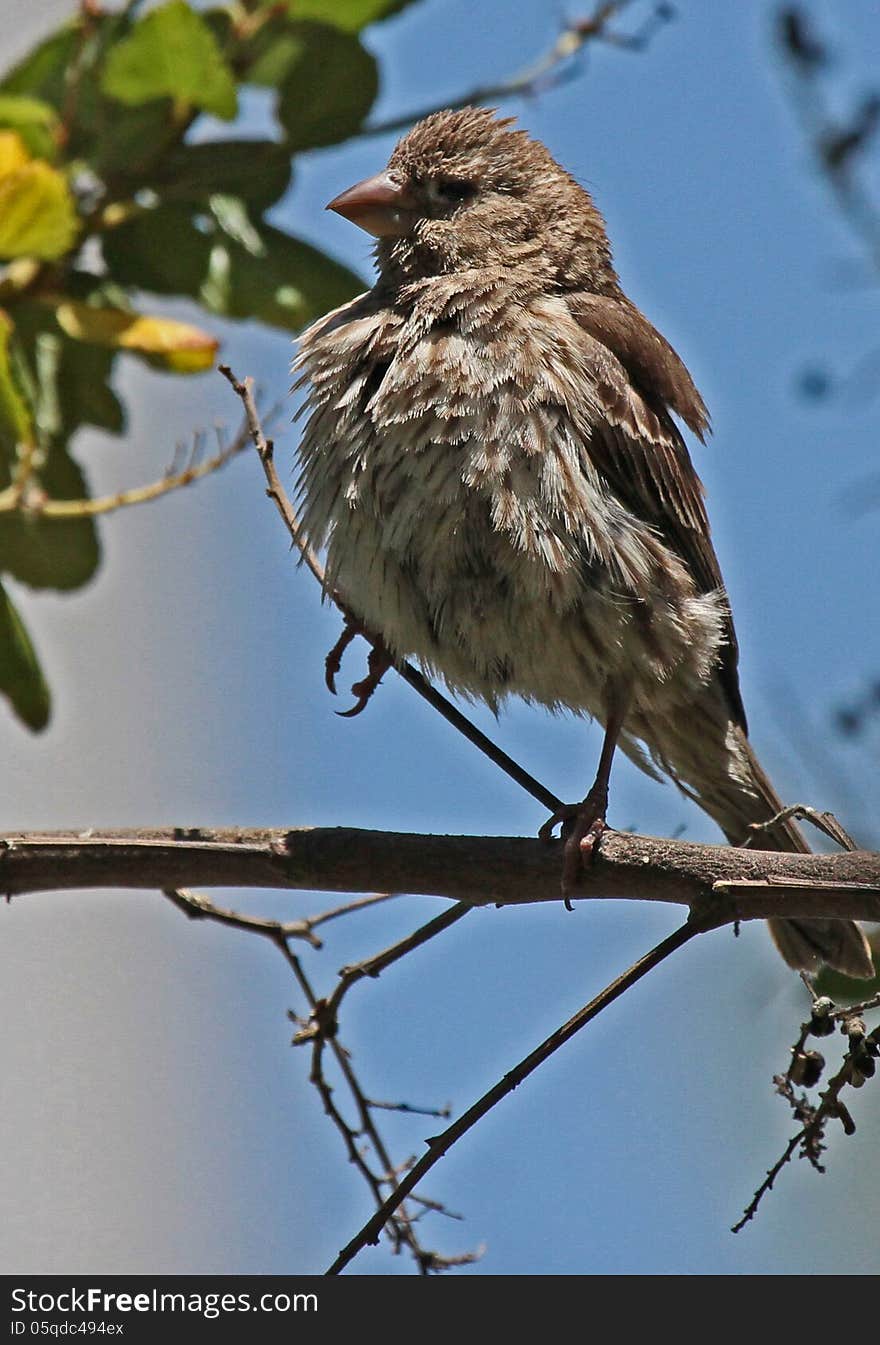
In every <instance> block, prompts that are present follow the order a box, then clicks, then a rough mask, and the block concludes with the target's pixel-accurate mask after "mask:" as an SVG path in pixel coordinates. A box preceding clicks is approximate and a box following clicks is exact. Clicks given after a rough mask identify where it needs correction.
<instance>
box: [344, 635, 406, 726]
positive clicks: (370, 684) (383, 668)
mask: <svg viewBox="0 0 880 1345" xmlns="http://www.w3.org/2000/svg"><path fill="white" fill-rule="evenodd" d="M343 647H344V646H343ZM391 665H392V658H391V655H390V654H389V653H388V650H387V649H386V648H385V646H384V645H383V644H376V645H373V648H372V649H371V650H370V656H369V658H368V659H367V669H368V671H367V675H366V677H364V678H362V679H361V681H360V682H355V683H354V685H353V687H352V688H351V694H352V695H353V696H356V697H357V699H356V701H355V703H354V705H353V706H352V707H351V709H350V710H337V711H336V713H337V714H338V715H339V718H340V719H354V717H355V715H359V714H360V713H361V711H362V710H365V709H366V706H367V702H368V701H369V699H370V697H371V696H372V694H373V692H374V691H375V690H376V687H377V686H378V685H379V683H380V682H381V681H382V678H383V677H384V676H385V674H386V673H387V671H388V669H389V668H390V667H391Z"/></svg>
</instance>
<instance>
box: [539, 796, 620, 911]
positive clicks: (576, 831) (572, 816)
mask: <svg viewBox="0 0 880 1345" xmlns="http://www.w3.org/2000/svg"><path fill="white" fill-rule="evenodd" d="M607 808H608V790H607V788H606V787H605V786H603V785H598V784H597V785H594V786H593V788H592V789H591V790H590V792H589V794H588V795H587V797H586V798H585V799H583V800H582V801H581V802H580V803H563V804H562V806H561V807H559V808H557V809H556V812H555V813H553V815H552V816H551V817H548V819H547V821H546V822H545V823H544V825H543V826H542V827H541V830H540V831H539V832H538V838H539V840H542V841H551V840H552V839H553V832H554V830H555V829H556V827H557V826H561V827H562V841H563V850H562V895H563V897H565V900H566V904H567V903H568V898H569V895H570V893H571V892H572V891H573V890H574V888H575V887H576V886H577V884H578V882H579V880H580V877H581V874H582V872H583V867H584V864H585V862H586V861H588V860H589V859H590V857H591V856H592V855H593V854H595V851H596V847H597V845H598V842H599V838H600V836H601V835H602V833H603V831H605V830H606V822H605V813H606V810H607Z"/></svg>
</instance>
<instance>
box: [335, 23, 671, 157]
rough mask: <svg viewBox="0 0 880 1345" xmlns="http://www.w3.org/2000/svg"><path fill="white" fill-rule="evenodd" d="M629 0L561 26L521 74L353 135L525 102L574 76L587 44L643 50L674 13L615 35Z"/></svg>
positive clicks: (385, 132)
mask: <svg viewBox="0 0 880 1345" xmlns="http://www.w3.org/2000/svg"><path fill="white" fill-rule="evenodd" d="M630 3H631V0H602V3H599V4H597V5H596V6H595V8H594V10H593V12H592V14H591V15H589V17H587V18H585V19H576V20H573V21H572V22H570V23H566V24H565V26H564V27H563V29H562V31H561V32H560V33H559V35H558V36H557V38H556V40H555V41H554V43H553V45H552V47H550V49H549V51H547V52H545V53H544V55H543V56H540V57H539V58H538V59H537V60H536V61H533V62H532V63H531V64H530V65H527V66H526V68H525V69H524V70H520V71H519V72H518V73H517V74H515V75H511V76H510V77H509V78H507V79H503V80H500V81H499V82H498V83H497V84H483V85H478V86H477V87H476V88H473V89H470V90H468V92H467V93H463V94H459V95H458V96H457V97H456V98H452V99H446V100H445V101H444V102H442V103H440V104H437V103H433V104H431V105H429V106H427V107H422V108H419V109H418V110H417V111H415V112H408V113H407V114H406V115H405V116H398V117H391V118H389V119H388V120H387V121H374V122H368V123H367V125H366V126H362V127H361V129H360V131H358V132H357V134H358V135H360V136H371V135H388V134H390V133H391V132H394V131H403V130H406V129H407V127H409V126H412V124H413V123H414V122H417V121H421V120H422V118H423V117H429V116H430V115H431V113H432V112H439V111H441V110H443V109H445V108H460V107H475V106H477V105H479V104H481V103H492V102H496V101H500V100H501V99H504V98H530V97H534V96H535V95H536V94H539V93H543V92H544V91H545V90H547V89H551V88H553V87H554V85H556V84H561V83H562V81H563V80H565V79H570V78H571V77H572V76H573V75H575V74H576V73H577V65H576V62H577V58H578V57H579V56H581V55H582V54H583V52H584V50H585V49H586V47H587V46H588V45H589V44H590V43H596V42H604V43H605V44H606V45H607V46H611V47H618V48H620V49H621V50H624V51H642V50H643V49H644V48H645V46H646V45H647V43H648V42H649V41H650V40H651V38H652V37H653V35H654V33H655V32H656V31H657V29H658V28H660V27H661V26H662V25H663V24H664V23H667V22H668V21H669V20H670V19H671V18H672V17H673V9H672V6H671V5H668V4H655V5H654V6H653V7H652V8H651V11H650V13H649V14H648V17H647V18H646V19H645V20H644V22H643V23H642V24H641V25H640V26H639V27H638V28H636V29H635V30H634V31H633V32H631V33H620V32H618V31H617V30H616V29H614V28H612V27H611V23H612V20H614V19H616V18H617V16H618V15H619V14H620V13H621V11H622V10H624V9H626V8H627V7H628V6H629V4H630Z"/></svg>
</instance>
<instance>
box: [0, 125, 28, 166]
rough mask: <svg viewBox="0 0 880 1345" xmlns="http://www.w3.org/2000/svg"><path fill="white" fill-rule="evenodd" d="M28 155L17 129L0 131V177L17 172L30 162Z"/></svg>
mask: <svg viewBox="0 0 880 1345" xmlns="http://www.w3.org/2000/svg"><path fill="white" fill-rule="evenodd" d="M30 157H31V156H30V155H29V154H28V151H27V145H26V144H25V143H24V141H23V140H22V138H21V136H20V135H19V134H18V131H0V177H8V176H9V174H10V173H17V172H18V170H19V168H23V167H24V165H25V164H26V163H29V162H30Z"/></svg>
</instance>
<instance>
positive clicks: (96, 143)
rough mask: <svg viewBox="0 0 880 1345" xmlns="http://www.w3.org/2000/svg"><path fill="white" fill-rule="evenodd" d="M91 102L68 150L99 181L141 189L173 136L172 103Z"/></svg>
mask: <svg viewBox="0 0 880 1345" xmlns="http://www.w3.org/2000/svg"><path fill="white" fill-rule="evenodd" d="M90 102H91V104H92V106H90V110H89V115H88V117H85V116H84V117H83V118H82V120H81V130H80V134H79V137H78V139H77V141H76V143H75V145H72V146H71V150H72V151H73V152H75V154H76V155H77V156H78V157H79V158H83V159H87V160H88V161H89V163H90V165H91V166H92V167H93V168H94V170H95V172H96V173H97V174H98V176H99V177H104V178H106V177H119V178H122V179H123V180H124V181H125V182H130V183H133V184H135V186H136V187H140V186H141V185H142V183H143V179H144V176H145V174H146V173H147V172H149V171H150V170H151V168H152V165H153V163H154V161H155V160H156V159H157V158H161V156H162V154H163V152H164V151H163V147H164V146H166V145H167V144H168V140H169V137H170V136H172V135H173V134H174V131H173V124H174V109H173V106H172V103H171V100H170V99H168V98H154V99H153V100H152V101H151V102H149V103H140V104H139V105H138V106H137V107H125V106H123V105H120V104H119V103H117V102H114V101H112V100H111V99H109V98H100V97H98V98H95V99H93V100H90ZM84 110H85V109H83V111H84ZM123 190H124V189H123Z"/></svg>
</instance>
